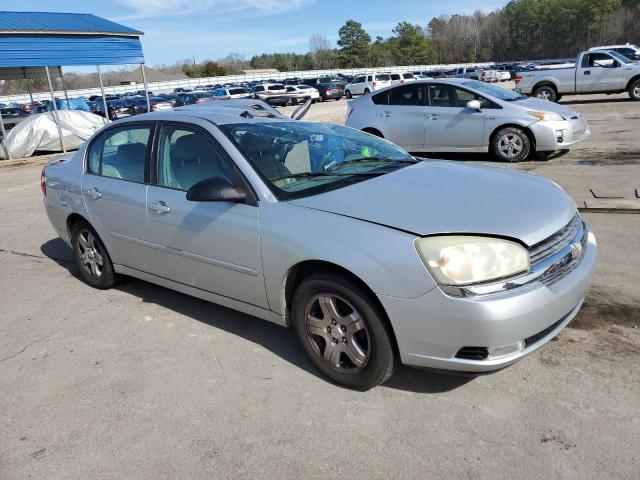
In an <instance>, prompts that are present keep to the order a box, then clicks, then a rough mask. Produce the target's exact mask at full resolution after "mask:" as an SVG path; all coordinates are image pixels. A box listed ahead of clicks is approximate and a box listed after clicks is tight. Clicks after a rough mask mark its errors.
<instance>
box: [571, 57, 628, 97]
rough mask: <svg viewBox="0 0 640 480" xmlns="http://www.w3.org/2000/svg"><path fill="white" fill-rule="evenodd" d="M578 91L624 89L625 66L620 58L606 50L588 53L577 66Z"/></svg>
mask: <svg viewBox="0 0 640 480" xmlns="http://www.w3.org/2000/svg"><path fill="white" fill-rule="evenodd" d="M576 77H577V78H576V88H577V90H578V92H604V91H607V90H616V89H620V90H624V81H623V80H624V79H623V77H624V75H623V68H622V66H621V64H620V62H619V61H618V60H616V59H615V58H613V57H612V56H611V55H609V54H607V53H604V52H594V53H587V54H585V55H584V56H583V57H582V64H581V65H579V66H577V67H576Z"/></svg>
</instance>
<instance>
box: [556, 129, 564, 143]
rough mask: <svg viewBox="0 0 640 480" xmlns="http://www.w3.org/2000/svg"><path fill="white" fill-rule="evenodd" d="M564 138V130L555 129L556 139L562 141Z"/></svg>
mask: <svg viewBox="0 0 640 480" xmlns="http://www.w3.org/2000/svg"><path fill="white" fill-rule="evenodd" d="M563 140H564V130H556V141H557V142H558V143H562V141H563Z"/></svg>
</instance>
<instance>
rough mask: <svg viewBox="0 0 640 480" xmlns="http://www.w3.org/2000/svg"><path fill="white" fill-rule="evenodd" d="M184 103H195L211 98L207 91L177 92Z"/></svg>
mask: <svg viewBox="0 0 640 480" xmlns="http://www.w3.org/2000/svg"><path fill="white" fill-rule="evenodd" d="M178 95H179V96H180V98H181V99H182V103H183V104H184V105H195V104H199V103H204V102H206V101H207V100H209V99H210V98H211V94H210V93H209V92H186V93H179V94H178Z"/></svg>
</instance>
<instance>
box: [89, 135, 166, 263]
mask: <svg viewBox="0 0 640 480" xmlns="http://www.w3.org/2000/svg"><path fill="white" fill-rule="evenodd" d="M153 128H154V126H153V124H151V123H126V124H124V125H123V126H122V127H117V128H109V129H108V130H106V131H104V132H103V133H102V134H101V135H100V136H99V137H97V138H96V139H95V140H93V141H92V143H91V145H90V146H89V148H88V154H87V168H86V174H85V175H83V178H82V196H83V198H84V202H85V204H86V206H87V211H88V213H89V218H90V220H91V223H92V225H93V226H94V227H95V229H96V230H97V232H98V234H99V235H100V238H102V239H103V241H104V242H105V244H107V245H108V247H110V250H111V251H112V253H113V254H114V256H115V258H113V259H112V260H113V262H114V263H117V264H121V265H126V266H128V267H132V268H137V269H140V270H144V269H145V266H146V264H147V262H148V261H149V258H150V257H149V249H148V246H147V243H146V240H145V239H146V238H148V230H147V228H148V225H147V210H146V191H147V186H146V185H145V179H146V178H148V163H149V156H150V150H151V143H152V142H151V140H152V138H153V134H152V132H153Z"/></svg>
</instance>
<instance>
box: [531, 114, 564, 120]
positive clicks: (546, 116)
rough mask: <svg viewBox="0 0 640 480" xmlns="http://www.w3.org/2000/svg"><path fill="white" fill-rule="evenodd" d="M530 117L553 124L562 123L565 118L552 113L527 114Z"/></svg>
mask: <svg viewBox="0 0 640 480" xmlns="http://www.w3.org/2000/svg"><path fill="white" fill-rule="evenodd" d="M527 113H528V114H529V115H531V116H532V117H535V118H537V119H538V120H551V121H553V122H562V121H564V120H565V118H564V117H563V116H562V115H558V114H557V113H554V112H527Z"/></svg>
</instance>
